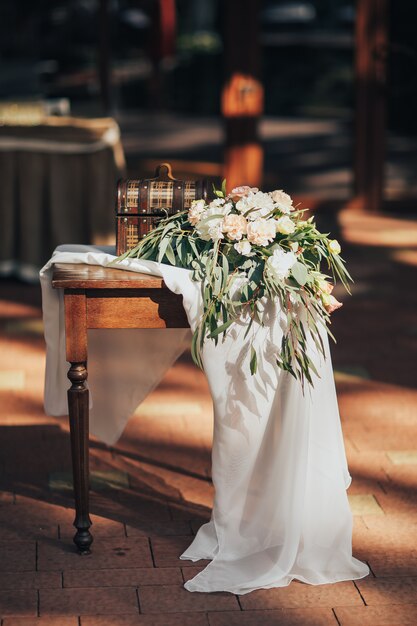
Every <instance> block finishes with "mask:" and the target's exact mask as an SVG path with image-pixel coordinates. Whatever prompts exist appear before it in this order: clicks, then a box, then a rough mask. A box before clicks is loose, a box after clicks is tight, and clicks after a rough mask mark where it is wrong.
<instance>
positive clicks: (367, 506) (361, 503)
mask: <svg viewBox="0 0 417 626" xmlns="http://www.w3.org/2000/svg"><path fill="white" fill-rule="evenodd" d="M348 498H349V504H350V509H351V511H352V515H384V511H383V510H382V509H381V507H380V506H379V504H378V502H377V500H376V499H375V496H374V495H372V494H369V493H368V494H362V495H354V494H349V496H348Z"/></svg>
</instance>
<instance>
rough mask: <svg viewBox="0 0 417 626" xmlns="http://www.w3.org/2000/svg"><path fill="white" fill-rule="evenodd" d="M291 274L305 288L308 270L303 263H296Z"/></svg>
mask: <svg viewBox="0 0 417 626" xmlns="http://www.w3.org/2000/svg"><path fill="white" fill-rule="evenodd" d="M291 274H292V276H293V278H295V280H296V281H297V283H298V284H299V285H300V286H301V287H303V286H304V285H305V284H306V282H307V281H308V270H307V268H306V266H305V265H304V264H303V263H300V261H296V262H295V263H294V265H293V266H292V268H291Z"/></svg>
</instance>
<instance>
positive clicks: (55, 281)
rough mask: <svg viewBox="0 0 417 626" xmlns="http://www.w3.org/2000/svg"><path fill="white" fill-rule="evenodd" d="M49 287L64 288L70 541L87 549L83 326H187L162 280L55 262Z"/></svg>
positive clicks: (176, 300)
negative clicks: (71, 502) (71, 487)
mask: <svg viewBox="0 0 417 626" xmlns="http://www.w3.org/2000/svg"><path fill="white" fill-rule="evenodd" d="M52 286H53V287H54V288H55V289H63V290H64V301H65V334H66V356H67V361H69V363H70V365H71V367H70V369H69V371H68V378H69V379H70V381H71V387H70V389H69V390H68V413H69V422H70V432H71V453H72V469H73V477H74V498H75V512H76V515H75V521H74V526H75V528H76V529H77V532H76V533H75V536H74V543H75V544H76V546H77V547H78V549H79V551H80V552H81V553H82V554H86V553H89V552H90V546H91V543H92V541H93V536H92V534H91V532H90V527H91V519H90V516H89V450H88V448H89V447H88V439H89V428H88V421H89V408H88V406H89V402H88V389H87V388H86V385H85V381H86V380H87V376H88V372H87V329H89V328H188V321H187V317H186V315H185V312H184V309H183V306H182V297H181V296H178V295H176V294H174V293H172V292H171V291H170V290H169V289H168V288H167V287H166V285H165V283H164V282H163V280H162V278H158V277H156V276H149V275H147V274H138V273H135V272H128V271H125V270H118V269H109V268H104V267H99V266H95V265H83V264H60V265H58V264H57V265H55V267H54V271H53V276H52Z"/></svg>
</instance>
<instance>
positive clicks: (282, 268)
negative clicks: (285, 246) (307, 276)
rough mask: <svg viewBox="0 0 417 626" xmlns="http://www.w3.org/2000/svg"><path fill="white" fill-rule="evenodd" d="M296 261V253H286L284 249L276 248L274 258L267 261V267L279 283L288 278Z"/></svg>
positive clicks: (271, 257)
mask: <svg viewBox="0 0 417 626" xmlns="http://www.w3.org/2000/svg"><path fill="white" fill-rule="evenodd" d="M296 261H297V257H296V255H295V254H294V252H285V250H282V248H276V249H275V250H274V253H273V254H272V256H270V257H269V259H268V260H267V262H266V267H267V269H268V271H269V273H270V274H271V276H272V278H273V279H274V280H275V281H276V282H279V281H281V280H284V278H287V276H288V274H289V273H290V270H291V268H292V266H293V265H294V263H296Z"/></svg>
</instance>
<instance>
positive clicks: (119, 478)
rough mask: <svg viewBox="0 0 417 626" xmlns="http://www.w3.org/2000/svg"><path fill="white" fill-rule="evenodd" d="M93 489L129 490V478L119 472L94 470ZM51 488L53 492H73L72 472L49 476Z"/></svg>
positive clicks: (91, 473)
mask: <svg viewBox="0 0 417 626" xmlns="http://www.w3.org/2000/svg"><path fill="white" fill-rule="evenodd" d="M90 484H91V489H92V490H94V491H103V490H108V489H123V488H125V489H128V488H129V476H128V475H127V473H126V472H120V471H119V470H107V471H103V470H101V471H100V470H92V471H90ZM49 488H50V489H51V490H52V491H68V490H69V491H71V492H72V490H73V482H72V472H71V471H68V472H52V473H51V474H49Z"/></svg>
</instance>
